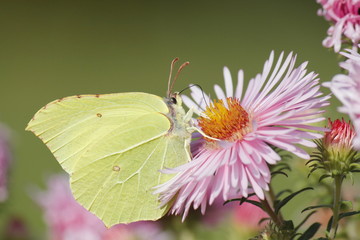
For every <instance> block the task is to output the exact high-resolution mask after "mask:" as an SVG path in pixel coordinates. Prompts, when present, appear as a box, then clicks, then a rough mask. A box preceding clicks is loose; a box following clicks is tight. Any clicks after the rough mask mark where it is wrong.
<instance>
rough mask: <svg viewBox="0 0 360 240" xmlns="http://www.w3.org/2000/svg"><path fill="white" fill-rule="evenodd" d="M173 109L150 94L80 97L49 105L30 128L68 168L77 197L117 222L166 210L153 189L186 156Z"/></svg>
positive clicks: (109, 222) (152, 217) (150, 217)
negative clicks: (175, 128) (172, 117)
mask: <svg viewBox="0 0 360 240" xmlns="http://www.w3.org/2000/svg"><path fill="white" fill-rule="evenodd" d="M168 112H169V108H168V106H167V105H166V104H165V102H164V101H163V99H161V98H160V97H158V96H155V95H151V94H146V93H119V94H105V95H79V96H73V97H68V98H64V99H59V100H56V101H54V102H52V103H50V104H48V105H46V106H45V107H44V108H43V109H41V110H40V111H39V112H37V113H36V114H35V116H34V118H33V119H32V120H31V121H30V122H29V124H28V127H27V130H30V131H33V132H34V133H35V135H36V136H38V137H39V138H40V139H41V140H42V141H43V142H44V143H45V144H46V145H47V146H48V148H49V149H50V151H51V152H52V153H53V154H54V156H55V157H56V159H57V160H58V161H59V163H60V164H61V166H62V167H63V168H64V169H65V170H66V171H67V172H68V173H69V174H70V176H71V180H70V181H71V188H72V191H73V194H74V197H75V198H76V199H77V200H78V202H79V203H81V204H82V205H83V206H84V207H85V208H87V209H88V210H90V211H91V212H93V213H94V214H95V215H97V216H98V217H99V218H101V219H102V220H103V221H104V223H105V224H106V225H107V226H111V225H113V224H117V223H127V222H133V221H139V220H155V219H158V218H160V217H161V216H163V215H164V214H165V213H166V211H167V209H166V207H165V208H162V209H160V208H159V207H158V206H159V202H158V200H157V196H156V195H153V194H152V191H153V190H152V187H154V186H156V185H158V184H160V183H162V182H164V181H166V180H167V179H168V178H169V176H165V174H162V173H161V172H160V171H159V170H160V169H162V168H164V167H175V166H177V165H180V164H183V163H185V162H186V161H187V160H188V154H187V153H186V150H185V148H184V142H185V139H184V138H181V137H176V136H174V135H173V134H168V133H169V131H170V129H171V127H172V123H171V120H170V119H169V118H168V117H166V114H167V113H168ZM181 145H182V148H181V149H182V150H180V151H179V146H181ZM174 149H176V153H175V152H174V151H175V150H174Z"/></svg>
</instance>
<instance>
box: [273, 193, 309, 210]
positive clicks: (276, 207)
mask: <svg viewBox="0 0 360 240" xmlns="http://www.w3.org/2000/svg"><path fill="white" fill-rule="evenodd" d="M307 190H314V188H312V187H306V188H303V189H301V190H299V191H297V192H294V193H292V194H290V195H289V196H287V197H286V198H284V199H283V200H281V201H280V202H279V203H278V204H276V206H275V213H276V214H278V213H279V211H280V209H281V208H282V207H283V206H284V205H285V204H286V203H288V202H289V201H290V200H291V199H293V198H294V197H295V196H296V195H298V194H299V193H301V192H304V191H307Z"/></svg>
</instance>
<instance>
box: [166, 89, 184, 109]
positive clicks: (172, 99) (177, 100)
mask: <svg viewBox="0 0 360 240" xmlns="http://www.w3.org/2000/svg"><path fill="white" fill-rule="evenodd" d="M168 103H169V104H175V105H178V106H181V105H182V99H181V96H180V94H179V93H178V92H175V93H171V94H170V96H169V97H168Z"/></svg>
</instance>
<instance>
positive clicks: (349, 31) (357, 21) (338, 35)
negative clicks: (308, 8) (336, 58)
mask: <svg viewBox="0 0 360 240" xmlns="http://www.w3.org/2000/svg"><path fill="white" fill-rule="evenodd" d="M317 2H318V3H319V4H321V5H322V7H323V8H322V9H319V11H318V14H319V15H320V16H324V17H325V19H326V20H328V21H330V22H331V23H333V24H334V25H333V26H331V27H330V28H329V29H328V35H329V36H328V37H327V38H325V39H324V41H323V45H324V46H325V47H328V48H329V47H334V50H335V52H338V51H339V50H340V48H341V43H342V35H344V36H345V37H347V38H349V39H350V40H351V42H352V44H353V45H354V46H356V45H357V44H358V43H359V41H360V13H359V9H360V0H317Z"/></svg>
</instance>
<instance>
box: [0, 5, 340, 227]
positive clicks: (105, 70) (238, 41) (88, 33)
mask: <svg viewBox="0 0 360 240" xmlns="http://www.w3.org/2000/svg"><path fill="white" fill-rule="evenodd" d="M318 8H319V6H318V5H317V4H316V2H315V0H308V1H304V0H274V1H268V0H256V1H249V0H237V1H94V0H88V1H74V0H73V1H35V0H33V1H29V0H26V1H25V0H24V1H14V0H12V1H1V2H0V30H1V31H0V82H1V87H0V91H1V92H0V122H2V123H4V124H6V125H7V126H8V127H9V128H10V129H11V130H12V143H13V154H14V163H13V166H12V169H11V176H10V199H9V201H8V203H7V206H6V210H5V212H3V214H2V216H1V224H3V223H4V221H5V219H6V217H7V216H9V215H18V216H21V217H23V218H24V219H25V221H26V223H27V224H28V225H29V226H30V228H31V231H33V232H35V233H37V232H42V231H44V223H43V220H42V216H41V213H40V210H39V208H37V207H36V205H35V204H34V203H33V201H32V200H31V199H30V197H29V189H30V188H31V187H32V186H44V182H45V179H46V176H48V175H50V174H52V173H55V172H59V171H61V168H60V166H59V164H58V163H57V162H56V160H55V159H54V157H53V156H52V154H51V153H50V151H48V149H47V148H46V147H45V145H43V144H42V142H41V141H40V140H39V139H37V138H36V137H35V136H34V135H33V134H32V133H30V132H25V131H24V129H25V126H26V124H27V122H28V121H29V120H30V119H31V117H32V116H33V114H34V113H35V112H36V111H37V110H38V109H40V108H41V107H42V106H43V105H45V104H46V103H48V102H50V101H52V100H54V99H57V98H61V97H64V96H69V95H74V94H85V93H112V92H130V91H142V92H148V93H153V94H156V95H160V96H164V95H165V92H166V86H167V78H168V73H169V65H170V61H171V60H172V59H173V58H174V57H179V58H180V62H182V61H190V66H188V67H187V68H186V69H185V70H184V71H183V73H182V74H181V76H180V79H179V81H178V82H177V83H176V86H175V89H176V90H181V89H183V88H185V87H186V86H187V85H188V84H190V83H197V84H200V85H201V86H202V87H203V89H204V90H205V92H207V93H211V94H212V95H213V90H212V86H213V85H214V84H216V83H218V84H220V85H222V84H223V77H222V68H223V66H228V67H229V68H230V70H231V71H232V73H233V78H234V79H235V78H236V72H237V70H238V69H240V68H242V69H244V71H245V78H246V79H247V80H249V79H250V78H251V77H254V76H255V74H256V73H258V72H260V71H261V70H262V66H263V64H264V62H265V60H266V59H267V58H268V56H269V53H270V51H271V50H275V51H276V54H277V56H278V55H279V53H280V52H281V51H283V50H284V51H285V52H287V53H288V52H290V51H294V52H295V53H297V54H298V64H300V63H301V62H303V61H309V62H310V63H309V69H310V70H311V71H316V72H318V73H319V74H320V78H321V79H322V80H323V81H328V80H330V79H331V77H332V76H333V75H334V74H336V73H338V72H339V71H340V69H339V67H338V64H337V62H338V59H337V56H336V54H334V53H333V51H332V50H329V49H325V48H323V47H322V45H321V41H322V40H323V39H324V38H325V36H326V30H327V28H328V23H327V22H326V21H325V20H324V19H323V18H322V17H318V16H317V14H316V11H317V9H318ZM324 91H325V92H327V91H326V90H325V89H324ZM336 104H337V103H335V105H336Z"/></svg>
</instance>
